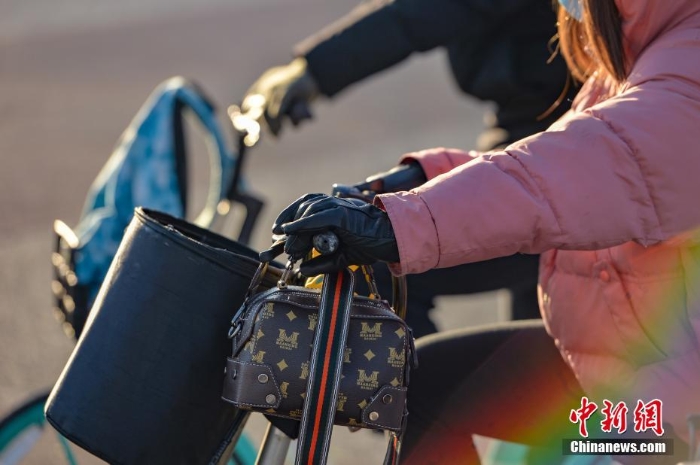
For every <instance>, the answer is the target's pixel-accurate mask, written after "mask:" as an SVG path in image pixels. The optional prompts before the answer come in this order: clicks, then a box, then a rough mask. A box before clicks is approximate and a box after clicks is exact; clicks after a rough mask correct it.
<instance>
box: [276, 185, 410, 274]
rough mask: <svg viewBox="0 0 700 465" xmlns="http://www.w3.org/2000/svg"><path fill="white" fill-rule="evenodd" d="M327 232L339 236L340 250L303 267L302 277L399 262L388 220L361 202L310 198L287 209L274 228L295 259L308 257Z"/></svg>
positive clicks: (369, 205)
mask: <svg viewBox="0 0 700 465" xmlns="http://www.w3.org/2000/svg"><path fill="white" fill-rule="evenodd" d="M326 231H332V232H334V233H335V234H336V235H337V236H338V239H339V240H340V245H339V246H338V249H337V250H336V251H335V252H333V253H331V254H329V255H321V256H319V257H316V258H313V259H311V260H309V261H307V262H304V263H302V265H301V269H300V271H301V272H302V274H304V275H306V276H313V275H316V274H321V273H329V272H332V271H337V270H339V269H342V268H345V267H347V266H349V265H371V264H373V263H375V262H377V261H383V262H398V261H399V249H398V245H397V244H396V237H395V236H394V229H393V228H392V226H391V222H390V221H389V216H388V215H387V214H386V212H385V211H383V210H381V209H379V208H377V207H375V206H374V205H372V204H369V203H365V202H362V201H360V200H356V199H341V198H337V197H330V196H328V195H325V194H307V195H305V196H303V197H300V198H299V199H297V200H296V201H294V202H293V203H292V204H291V205H289V206H288V207H287V208H285V209H284V210H283V211H282V213H280V215H279V216H278V217H277V220H275V224H274V225H273V227H272V232H273V233H274V234H285V235H286V236H287V242H286V244H285V248H284V251H285V252H286V253H287V254H288V255H290V256H291V257H294V258H301V257H305V256H307V255H308V254H309V252H311V249H312V247H313V237H314V236H315V235H316V234H319V233H322V232H326Z"/></svg>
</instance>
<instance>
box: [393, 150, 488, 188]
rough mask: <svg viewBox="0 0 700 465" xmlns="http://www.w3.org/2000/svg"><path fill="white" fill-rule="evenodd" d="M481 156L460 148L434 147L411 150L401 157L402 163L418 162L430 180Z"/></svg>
mask: <svg viewBox="0 0 700 465" xmlns="http://www.w3.org/2000/svg"><path fill="white" fill-rule="evenodd" d="M477 156H479V152H475V151H471V152H465V151H463V150H459V149H446V148H444V147H438V148H434V149H428V150H421V151H419V152H411V153H407V154H405V155H404V156H403V157H401V163H410V162H412V161H415V162H418V164H420V166H421V168H423V172H424V173H425V176H426V178H427V179H428V180H430V179H433V178H435V177H437V176H439V175H441V174H443V173H447V172H448V171H450V170H452V169H454V168H456V167H458V166H460V165H463V164H464V163H467V162H469V161H472V160H473V159H474V158H476V157H477Z"/></svg>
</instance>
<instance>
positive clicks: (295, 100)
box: [241, 58, 319, 136]
mask: <svg viewBox="0 0 700 465" xmlns="http://www.w3.org/2000/svg"><path fill="white" fill-rule="evenodd" d="M318 93H319V92H318V85H317V84H316V81H315V80H314V78H313V77H312V76H311V74H309V72H308V71H307V69H306V60H305V59H303V58H296V59H295V60H293V61H292V62H291V63H289V64H288V65H285V66H277V67H274V68H270V69H269V70H267V71H265V72H264V73H263V74H262V76H260V77H259V78H258V80H257V81H255V83H254V84H253V85H252V86H251V87H250V89H248V92H247V93H246V96H245V97H244V98H243V104H242V105H241V110H242V111H243V112H244V113H248V112H251V111H252V113H258V112H259V113H261V114H262V116H264V119H265V123H266V125H267V127H268V129H269V130H270V132H272V134H274V135H275V136H277V135H279V133H280V131H281V130H282V124H283V121H284V119H285V118H286V117H289V119H290V120H291V121H292V123H293V124H294V125H295V126H296V125H298V124H299V123H301V122H302V121H303V120H306V119H311V118H312V115H311V110H310V108H309V106H310V104H311V102H312V101H313V100H314V99H315V98H316V97H317V96H318ZM256 110H261V111H256Z"/></svg>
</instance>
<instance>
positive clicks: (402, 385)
mask: <svg viewBox="0 0 700 465" xmlns="http://www.w3.org/2000/svg"><path fill="white" fill-rule="evenodd" d="M292 267H293V264H292V263H291V262H290V263H289V264H288V265H287V269H286V271H285V273H284V274H283V276H282V278H281V279H280V280H279V282H278V283H277V286H275V287H273V288H271V289H268V290H266V291H263V292H260V293H257V294H256V290H257V288H258V285H259V282H260V281H261V279H263V277H264V276H265V275H266V270H267V268H268V265H267V264H266V263H262V264H261V265H260V268H259V269H258V273H256V277H255V278H254V280H253V281H252V282H251V286H250V289H249V291H248V296H247V298H246V300H245V302H244V303H243V305H242V306H241V308H240V309H239V311H238V312H237V314H236V315H235V316H234V318H233V320H232V326H231V330H230V332H229V337H230V338H231V340H232V344H233V353H232V356H231V357H229V358H228V361H227V364H226V376H225V380H224V388H223V396H222V397H223V399H224V400H226V401H228V402H230V403H232V404H233V405H235V406H236V407H238V408H240V409H245V410H253V411H258V412H261V413H264V414H266V415H271V416H278V417H283V418H287V419H294V420H300V421H302V427H301V433H300V442H301V440H302V438H303V435H304V426H303V425H304V420H305V418H304V416H305V415H306V414H307V413H308V412H306V411H305V408H306V409H307V410H308V408H309V405H305V404H308V402H306V401H307V400H308V397H309V396H308V393H309V392H311V379H312V377H313V376H314V374H315V373H316V374H318V377H319V384H320V385H323V386H325V387H326V388H327V389H325V390H326V391H333V390H334V389H333V385H332V381H334V379H333V374H332V372H331V373H330V374H327V373H325V372H322V371H323V370H321V369H320V368H319V366H320V363H321V362H320V361H318V363H316V362H315V361H314V356H315V355H314V354H315V352H314V351H315V350H316V346H317V345H318V344H321V343H323V342H324V341H325V340H326V339H328V337H327V335H325V333H322V332H320V331H319V325H321V320H323V317H324V315H325V317H326V319H329V318H330V320H331V321H330V322H331V323H333V320H334V319H333V318H331V317H332V316H334V315H336V313H331V312H333V310H329V309H328V308H327V307H332V306H334V305H335V304H336V303H338V301H340V302H342V301H343V296H342V295H338V294H339V293H338V289H339V288H340V287H339V286H340V284H338V283H337V282H336V284H329V283H333V282H335V281H334V280H333V279H331V278H336V277H334V276H332V275H326V276H325V277H324V288H323V290H321V291H320V292H319V290H316V289H309V288H305V287H301V286H294V285H290V284H289V283H288V281H289V277H290V275H292V272H291V269H292ZM370 270H371V269H369V268H363V269H362V271H363V273H362V274H363V275H364V276H365V277H366V278H367V279H368V285H369V288H370V290H371V295H372V298H369V297H361V296H357V295H354V293H353V285H352V284H344V285H345V286H346V287H349V293H348V294H347V296H346V297H347V301H348V305H347V307H348V309H347V310H348V312H347V322H346V323H345V324H342V323H341V324H339V328H340V329H339V335H341V336H342V337H343V338H344V340H345V344H343V345H342V353H341V354H340V357H339V359H338V361H339V364H338V366H337V367H334V366H332V364H331V366H330V369H331V371H332V370H333V369H336V368H337V370H336V371H337V374H338V375H339V376H337V378H338V379H337V380H335V381H337V386H336V387H335V393H334V397H335V398H333V399H331V402H330V405H333V404H335V415H328V411H325V412H324V414H325V415H326V416H331V418H332V420H333V424H336V425H346V426H350V427H358V428H372V429H383V430H389V431H392V432H395V433H397V434H398V433H400V432H401V431H402V429H403V426H404V421H405V418H406V414H407V412H406V391H407V386H408V381H409V371H410V369H411V367H412V366H414V365H415V360H414V357H415V350H414V347H413V336H412V332H411V330H410V328H409V327H408V326H407V325H406V323H405V322H404V320H403V319H402V318H401V317H400V316H399V315H397V314H396V312H395V311H394V309H393V308H392V307H391V306H390V305H389V303H388V302H387V301H386V300H382V299H381V298H379V296H378V294H377V291H376V285H375V284H374V281H373V277H372V275H371V271H370ZM345 274H348V273H345ZM341 275H343V274H342V273H341ZM341 275H339V276H341ZM348 276H349V277H350V278H351V279H350V280H349V281H353V280H354V276H353V275H352V274H351V273H350V274H348ZM345 281H346V282H348V279H347V278H346V280H345ZM333 286H335V287H333ZM329 287H330V288H329ZM398 294H400V293H398ZM331 304H333V305H331ZM396 306H398V307H404V306H405V304H404V303H401V304H400V305H396ZM324 312H326V313H324ZM337 319H338V320H340V319H341V318H340V316H338V318H337ZM339 339H340V337H339ZM316 357H317V358H322V357H319V356H318V354H316ZM329 357H331V356H328V357H327V358H329ZM321 390H322V391H324V389H323V388H322V389H321ZM314 405H316V402H314ZM298 458H299V452H298V454H297V459H298ZM324 459H325V456H324ZM305 463H306V462H305ZM314 463H324V462H323V460H321V461H320V462H314Z"/></svg>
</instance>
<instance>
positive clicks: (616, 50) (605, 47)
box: [557, 0, 627, 82]
mask: <svg viewBox="0 0 700 465" xmlns="http://www.w3.org/2000/svg"><path fill="white" fill-rule="evenodd" d="M579 1H580V2H581V4H582V7H583V20H582V21H577V20H575V19H574V18H572V17H571V16H570V15H569V14H568V13H567V11H566V10H565V9H564V8H563V7H559V18H558V24H557V27H558V31H559V44H560V47H561V52H562V55H563V56H564V59H565V60H566V63H567V64H568V65H569V69H570V70H571V74H572V75H573V76H574V78H576V79H578V80H579V81H585V80H586V79H588V78H589V77H590V76H591V75H593V74H594V73H596V72H598V73H603V74H606V75H608V76H610V77H612V78H613V79H615V80H616V81H617V82H622V81H624V80H625V78H626V77H627V60H626V58H625V51H624V48H623V45H622V20H621V18H620V12H619V10H618V9H617V6H616V5H615V0H579Z"/></svg>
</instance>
